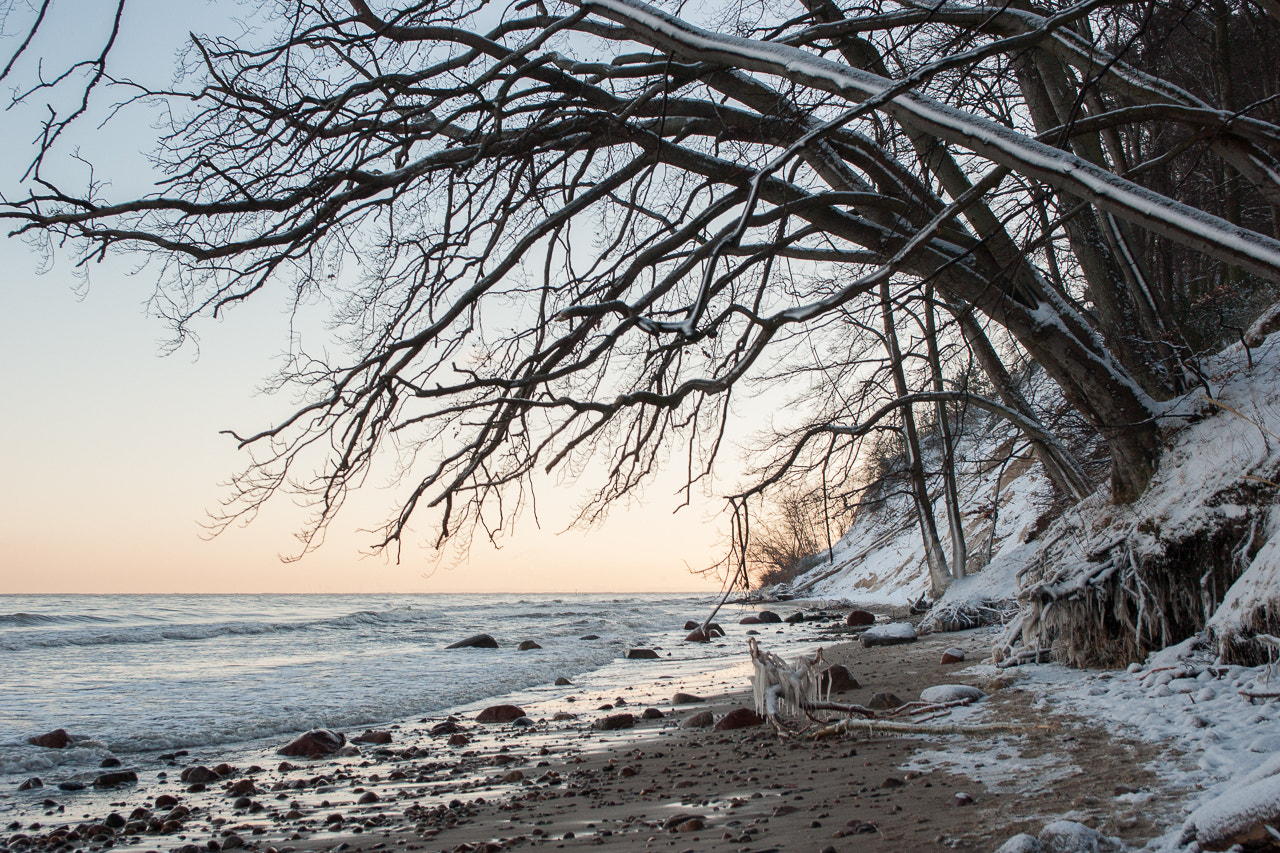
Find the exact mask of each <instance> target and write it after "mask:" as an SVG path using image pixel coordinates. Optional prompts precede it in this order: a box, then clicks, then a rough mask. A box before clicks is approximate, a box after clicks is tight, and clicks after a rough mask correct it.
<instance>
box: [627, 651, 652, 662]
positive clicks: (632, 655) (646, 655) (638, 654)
mask: <svg viewBox="0 0 1280 853" xmlns="http://www.w3.org/2000/svg"><path fill="white" fill-rule="evenodd" d="M657 657H658V653H657V652H655V651H654V650H653V649H627V660H654V659H656V658H657Z"/></svg>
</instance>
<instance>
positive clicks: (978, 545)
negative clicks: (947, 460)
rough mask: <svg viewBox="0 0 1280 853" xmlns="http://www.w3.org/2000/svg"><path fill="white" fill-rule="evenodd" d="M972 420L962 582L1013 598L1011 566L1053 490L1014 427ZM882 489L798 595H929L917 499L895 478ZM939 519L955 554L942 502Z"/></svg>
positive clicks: (895, 600)
mask: <svg viewBox="0 0 1280 853" xmlns="http://www.w3.org/2000/svg"><path fill="white" fill-rule="evenodd" d="M971 420H972V422H971V423H970V424H969V425H968V427H969V428H968V430H967V431H966V432H965V433H962V435H961V436H960V439H959V441H958V442H957V448H956V455H957V458H958V459H959V463H958V469H959V471H958V473H959V475H960V476H959V490H960V494H961V500H962V506H961V509H962V511H963V513H964V516H965V534H966V536H965V538H966V542H967V543H968V548H969V561H968V563H969V571H970V572H971V573H972V574H971V575H970V577H968V578H966V579H965V580H964V581H963V582H961V585H962V587H963V588H964V589H965V590H967V591H968V592H969V593H970V594H975V595H979V593H978V590H989V591H990V594H989V595H986V596H985V597H987V598H991V599H1000V598H1003V599H1010V598H1012V596H1013V575H1012V574H1011V573H1010V572H1011V571H1012V570H1013V567H1014V565H1015V564H1016V560H1011V559H1010V558H1011V557H1012V556H1013V555H1014V554H1016V553H1021V552H1022V550H1023V545H1024V543H1025V541H1026V539H1027V537H1028V536H1030V535H1031V534H1032V531H1033V530H1035V529H1036V527H1037V523H1038V522H1039V520H1040V518H1041V516H1042V515H1043V514H1044V513H1045V512H1046V511H1047V510H1048V509H1049V506H1050V504H1051V502H1052V499H1053V488H1052V486H1051V485H1050V483H1049V481H1048V480H1047V479H1046V478H1045V476H1044V475H1043V473H1042V471H1041V468H1040V465H1039V463H1037V462H1035V461H1034V460H1033V459H1032V457H1031V454H1030V451H1029V450H1028V449H1027V445H1026V443H1025V442H1023V441H1021V440H1020V439H1019V437H1018V435H1017V432H1016V430H1014V429H1013V428H1012V427H1010V426H1008V425H1007V424H1005V423H1003V422H1002V421H1000V420H999V419H997V418H995V417H992V416H987V415H985V414H983V415H974V416H973V417H972V419H971ZM1010 451H1014V455H1013V456H1012V457H1011V456H1010ZM935 462H936V460H935ZM883 491H884V492H885V494H884V495H883V497H882V499H881V500H880V501H879V502H877V503H875V504H873V505H872V506H870V507H867V508H864V509H863V510H862V511H861V512H860V513H859V515H858V517H857V519H856V520H855V522H854V524H853V526H852V527H850V528H849V530H848V532H846V533H845V535H844V536H843V537H842V538H841V539H840V541H839V542H838V543H836V545H835V546H834V547H833V548H832V549H831V552H830V553H829V554H827V555H825V556H826V559H823V560H822V561H821V562H819V563H818V564H817V565H816V566H815V567H814V568H812V569H810V570H809V571H807V572H805V573H804V574H803V575H801V576H800V577H798V578H797V579H796V580H795V582H794V584H793V588H794V592H795V593H796V594H798V595H802V596H805V597H813V598H823V599H834V600H847V601H850V602H854V603H862V604H890V605H906V604H909V603H911V602H914V601H916V600H918V599H919V598H920V597H921V596H927V595H928V592H929V577H928V570H927V569H926V568H925V565H924V545H923V541H922V539H921V536H920V528H919V526H918V524H917V521H916V514H915V509H914V507H913V506H912V501H911V498H910V496H909V495H908V493H907V492H906V490H905V485H904V484H901V483H893V482H890V483H888V484H886V485H885V487H884V489H883ZM935 517H936V518H937V519H938V532H939V535H941V536H942V539H943V547H944V549H945V550H946V552H947V554H948V556H950V554H951V542H950V536H949V533H948V531H947V525H946V512H945V509H944V508H943V507H942V505H941V502H939V503H938V505H937V506H936V507H935ZM993 533H994V538H993ZM979 597H982V596H981V595H979Z"/></svg>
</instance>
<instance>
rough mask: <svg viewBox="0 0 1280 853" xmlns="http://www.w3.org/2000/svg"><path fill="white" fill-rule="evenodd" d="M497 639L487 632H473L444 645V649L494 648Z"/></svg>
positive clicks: (496, 644)
mask: <svg viewBox="0 0 1280 853" xmlns="http://www.w3.org/2000/svg"><path fill="white" fill-rule="evenodd" d="M497 647H498V641H497V640H495V639H494V638H493V637H492V636H491V635H489V634H475V635H473V636H470V637H467V638H466V639H465V640H459V641H458V642H456V643H451V644H449V645H447V646H445V648H446V649H496V648H497Z"/></svg>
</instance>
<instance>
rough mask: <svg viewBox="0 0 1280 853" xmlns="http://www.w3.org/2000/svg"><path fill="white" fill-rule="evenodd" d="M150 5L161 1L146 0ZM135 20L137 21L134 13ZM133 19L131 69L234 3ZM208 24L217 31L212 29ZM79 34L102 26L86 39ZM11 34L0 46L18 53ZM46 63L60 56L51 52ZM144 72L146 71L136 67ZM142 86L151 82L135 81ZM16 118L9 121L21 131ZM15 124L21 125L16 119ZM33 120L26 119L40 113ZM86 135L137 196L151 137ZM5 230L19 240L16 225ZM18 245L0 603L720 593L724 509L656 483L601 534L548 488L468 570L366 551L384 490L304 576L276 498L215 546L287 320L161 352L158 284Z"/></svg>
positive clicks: (63, 33) (4, 372)
mask: <svg viewBox="0 0 1280 853" xmlns="http://www.w3.org/2000/svg"><path fill="white" fill-rule="evenodd" d="M148 2H150V0H148ZM106 5H108V4H103V3H100V2H98V0H70V1H69V2H67V3H66V5H65V6H64V7H62V8H68V9H71V10H72V12H73V14H74V13H75V12H76V7H79V11H80V12H81V13H83V17H82V18H80V19H78V20H79V21H80V22H81V26H80V27H79V28H78V29H72V30H66V29H61V30H58V32H59V39H58V44H57V47H58V48H63V49H67V50H74V49H83V46H84V45H85V44H87V43H88V41H87V39H88V37H89V36H90V35H91V34H92V32H93V30H94V26H93V25H92V24H93V10H95V9H97V10H100V9H101V8H102V7H103V6H106ZM139 7H141V8H139ZM174 8H175V7H173V6H167V7H166V9H165V11H166V12H167V13H168V14H161V15H153V14H147V12H148V10H147V8H146V6H145V4H143V3H135V5H134V6H133V7H132V8H131V9H130V17H128V18H126V21H125V24H126V28H125V30H124V33H125V37H126V40H125V41H123V42H122V43H121V50H120V55H121V57H122V60H121V61H122V62H125V63H129V62H133V63H137V62H144V63H156V62H159V63H161V65H160V66H159V67H160V68H161V71H162V72H163V68H164V66H165V65H167V64H168V63H169V62H170V60H169V57H170V56H171V55H172V51H171V50H163V51H162V50H158V49H157V47H156V46H157V45H162V44H167V43H174V40H175V39H177V38H179V37H180V36H181V33H183V32H186V29H187V28H195V29H199V28H200V27H199V25H198V24H199V23H200V22H201V21H206V19H207V22H208V25H209V26H210V27H213V26H217V25H218V24H220V23H222V22H224V21H225V19H226V16H227V14H229V13H230V12H231V11H232V10H234V9H236V8H238V7H237V6H236V4H234V3H228V2H222V0H219V2H212V3H194V4H190V7H189V9H190V11H191V14H192V15H193V16H195V20H194V21H193V19H191V18H184V17H182V16H176V15H173V14H172V10H173V9H174ZM202 16H203V17H202ZM85 22H88V23H87V24H86V23H85ZM13 44H14V41H13V38H12V37H9V38H5V39H4V40H3V41H0V53H3V54H4V55H5V56H6V57H7V55H8V53H9V52H10V51H11V50H12V49H13ZM45 49H46V50H53V49H54V48H53V47H49V46H48V45H46V46H45ZM139 57H143V59H139ZM126 70H127V71H132V72H133V73H141V72H143V71H148V70H151V71H154V70H155V68H154V67H141V68H135V69H126ZM15 118H16V119H18V120H16V121H15V120H14V119H15ZM23 118H24V116H23V115H22V114H21V112H20V111H18V112H13V111H11V112H10V121H8V122H6V123H7V124H9V127H10V128H14V127H19V126H20V127H22V128H23V129H24V131H25V130H26V129H28V128H30V127H32V125H29V124H22V122H21V119H23ZM25 118H27V119H29V118H30V114H27V115H26V116H25ZM82 133H84V134H86V135H85V136H82V137H81V138H77V139H76V140H75V143H76V145H78V146H81V147H82V148H83V149H84V150H85V151H86V152H87V151H89V150H92V151H93V152H94V153H95V155H97V157H96V159H98V160H100V161H102V162H106V163H109V164H110V167H111V169H112V174H113V175H114V176H115V177H116V178H117V181H118V184H117V187H118V188H119V189H121V190H123V189H126V188H128V186H129V185H130V183H131V182H132V183H136V184H138V185H139V186H141V185H142V184H141V183H140V181H141V179H142V177H143V175H142V173H141V172H140V171H138V170H137V165H138V163H140V158H139V156H138V144H137V140H138V139H139V138H141V139H145V138H146V135H145V134H130V133H128V132H127V128H121V129H119V130H116V131H111V130H108V131H97V132H89V131H83V130H82ZM30 138H31V134H30V133H27V132H24V133H21V134H19V133H13V132H11V131H10V130H7V131H6V132H4V133H2V134H0V162H2V163H3V165H0V182H3V186H4V187H5V189H6V190H8V189H9V188H11V187H12V186H13V180H14V177H15V174H14V170H15V168H16V166H17V165H18V164H23V165H25V163H27V162H29V160H30V153H29V152H30V151H31V149H30V148H29V147H28V140H29V139H30ZM5 230H6V232H7V230H8V229H5ZM44 266H45V264H44V263H43V261H42V258H41V257H40V255H39V254H38V253H36V252H34V251H33V250H32V249H31V248H30V247H29V246H28V245H26V244H25V243H23V242H22V241H20V240H17V239H12V238H8V237H4V236H0V381H2V382H3V388H4V392H5V401H4V404H3V405H2V406H0V465H2V466H3V468H2V470H3V474H2V475H0V594H5V593H170V592H199V593H228V592H231V593H255V592H465V591H475V592H575V591H581V592H626V591H684V590H690V591H711V590H714V589H717V588H718V586H719V584H718V581H716V580H715V579H713V578H704V577H701V576H699V575H697V574H695V573H693V572H691V569H702V568H705V567H706V566H708V565H710V564H712V563H713V562H715V561H716V560H718V559H719V557H720V556H721V555H722V553H723V545H724V541H725V539H724V533H725V522H724V521H723V519H721V518H719V517H718V516H716V515H715V512H716V509H717V508H718V503H716V502H712V501H707V502H699V503H698V504H695V505H693V506H690V507H687V508H685V509H683V510H681V511H679V512H678V513H675V514H673V510H675V509H676V507H677V506H678V504H679V503H680V500H679V499H678V498H677V497H675V496H674V495H673V494H672V493H673V492H674V490H675V488H676V483H675V482H674V480H669V481H666V482H663V483H659V484H658V485H656V486H655V487H653V488H650V489H649V490H648V491H647V492H646V494H645V499H644V502H643V504H641V505H636V506H631V507H627V508H619V509H618V510H616V511H614V512H613V513H612V514H611V516H610V519H609V521H608V522H607V523H606V524H605V525H604V526H602V527H600V528H597V529H593V530H590V531H586V532H582V531H568V532H559V531H561V530H562V529H563V528H564V526H565V525H566V523H567V521H568V519H569V508H570V507H571V506H572V503H573V501H574V500H575V499H576V498H575V496H574V494H573V493H572V492H566V491H565V490H561V489H550V490H544V493H543V495H542V496H541V499H540V520H541V521H542V522H543V524H542V526H541V528H538V527H535V526H534V524H533V520H532V519H531V518H526V519H525V521H524V522H523V523H522V524H521V525H520V526H518V527H517V528H516V530H515V533H514V535H512V536H511V537H509V538H508V539H507V540H506V542H505V544H504V546H503V547H502V548H501V549H500V550H496V549H494V548H493V547H491V546H489V545H488V544H487V543H484V542H480V543H477V545H476V546H475V547H473V549H472V551H471V553H470V555H469V557H468V559H467V560H466V561H465V562H464V563H462V564H460V565H454V566H443V567H441V566H438V565H437V563H436V562H435V561H434V559H433V557H432V554H431V553H430V551H429V550H428V549H425V548H418V547H407V548H405V550H404V551H403V552H402V554H401V559H400V562H399V563H395V562H392V561H389V560H387V559H386V558H384V557H381V556H370V555H369V554H368V546H369V544H370V543H371V541H372V536H371V534H368V533H362V532H361V531H362V530H367V529H369V528H373V527H376V526H377V525H378V524H380V523H381V522H382V521H383V520H384V518H385V516H386V514H387V513H388V512H390V511H391V509H392V503H391V501H392V498H391V496H390V494H389V493H388V492H387V490H385V489H383V488H380V487H379V485H380V484H378V483H376V482H375V483H372V484H371V485H370V486H369V487H366V488H365V489H364V490H363V492H362V493H361V494H359V495H358V496H357V497H356V498H355V499H354V500H353V501H351V503H350V504H349V505H348V507H347V508H346V509H345V510H344V514H343V515H341V516H340V517H339V518H338V520H337V522H336V523H335V524H334V525H333V527H332V528H331V531H330V533H329V536H328V538H327V541H326V542H325V544H324V545H323V546H322V547H321V548H320V549H319V550H318V551H316V552H314V553H312V554H309V555H307V556H306V557H304V558H303V559H301V560H299V561H296V562H285V561H282V560H281V559H280V555H281V554H289V553H293V552H294V551H295V549H296V545H297V542H296V540H295V539H294V538H293V535H292V534H293V532H294V531H296V530H297V529H298V527H299V520H300V516H299V514H298V511H297V510H296V508H295V507H293V506H290V505H288V504H287V503H284V502H283V501H278V502H277V503H276V504H275V505H272V506H270V507H268V509H267V510H266V511H265V512H264V513H263V514H262V515H261V516H260V517H259V518H258V519H257V520H256V521H255V522H253V523H252V524H250V525H249V526H247V527H238V528H232V529H230V530H227V531H225V532H224V533H222V534H221V535H219V536H217V537H216V538H212V539H210V538H209V536H208V534H207V531H206V530H205V528H204V527H203V522H204V521H205V520H206V519H207V517H208V516H207V513H208V512H209V511H210V510H216V509H217V507H218V502H219V500H220V499H222V498H223V497H225V496H226V494H227V492H226V489H225V487H224V486H223V485H222V484H224V483H225V482H226V481H227V479H228V478H229V477H230V476H231V475H233V474H234V473H235V472H236V471H237V470H239V469H240V468H241V467H242V466H243V464H244V462H245V459H244V458H243V457H242V456H241V455H240V454H239V452H238V451H237V450H236V448H235V445H234V442H233V441H232V439H230V438H229V437H228V436H225V435H220V434H219V431H220V430H224V429H236V430H237V431H241V432H245V431H250V430H255V429H258V428H261V427H263V426H265V425H268V424H270V423H271V422H272V421H273V419H276V418H278V417H280V416H281V415H282V414H283V413H285V412H287V411H288V410H289V402H290V401H289V399H288V398H287V397H284V398H282V397H280V396H276V397H272V396H269V395H266V394H263V393H262V392H261V391H260V388H261V387H262V385H263V383H264V381H265V380H266V379H267V378H268V377H269V376H270V375H271V373H272V368H273V365H274V363H275V359H276V358H277V357H278V355H279V354H280V353H281V352H282V351H283V350H284V348H285V346H286V344H287V320H288V318H287V316H286V312H285V311H284V310H283V309H281V308H279V307H273V306H272V305H271V304H270V303H269V302H266V301H260V302H259V303H257V304H253V303H250V304H249V305H246V306H244V307H243V308H242V309H240V310H236V311H232V312H230V315H229V316H228V317H227V318H226V319H225V320H221V321H206V322H204V323H203V324H201V325H200V326H199V327H198V331H199V333H200V341H199V347H198V350H197V348H195V347H184V348H183V349H181V350H179V351H178V352H176V353H173V354H170V355H167V356H166V355H162V352H163V349H164V347H163V342H164V341H165V339H166V335H167V331H168V330H167V328H166V327H165V325H164V324H163V323H162V322H161V321H159V320H157V319H154V318H152V317H149V316H148V314H147V309H146V300H147V298H148V296H149V295H150V294H151V292H152V288H153V287H154V284H155V278H154V275H153V274H150V273H149V272H148V271H147V270H145V269H144V270H142V271H141V272H136V274H135V271H134V270H133V269H132V268H131V267H130V265H129V264H128V263H127V262H125V261H123V260H109V261H107V262H106V263H103V264H100V265H95V266H94V267H93V268H92V269H91V271H90V275H89V279H88V281H87V283H86V282H85V281H84V280H82V279H80V278H78V277H77V276H76V275H75V271H74V268H73V263H72V258H71V256H70V255H61V256H59V257H57V258H56V259H55V261H54V263H53V264H52V266H51V267H49V268H48V269H47V270H42V268H43V267H44Z"/></svg>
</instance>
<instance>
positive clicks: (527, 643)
mask: <svg viewBox="0 0 1280 853" xmlns="http://www.w3.org/2000/svg"><path fill="white" fill-rule="evenodd" d="M540 648H542V646H540V645H538V644H537V643H535V642H534V641H533V640H521V641H520V645H518V646H516V650H517V651H521V652H527V651H529V650H531V649H540Z"/></svg>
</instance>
